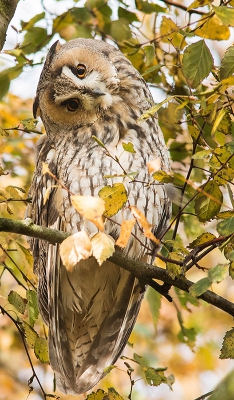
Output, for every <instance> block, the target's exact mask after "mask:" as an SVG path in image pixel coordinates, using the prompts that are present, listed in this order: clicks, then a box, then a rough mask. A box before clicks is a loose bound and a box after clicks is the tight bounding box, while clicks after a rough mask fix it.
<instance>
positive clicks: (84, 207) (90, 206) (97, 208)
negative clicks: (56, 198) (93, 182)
mask: <svg viewBox="0 0 234 400" xmlns="http://www.w3.org/2000/svg"><path fill="white" fill-rule="evenodd" d="M71 202H72V205H73V207H74V208H75V209H76V210H77V211H78V212H79V213H80V215H81V216H82V217H83V218H85V219H88V220H89V221H91V222H92V223H93V224H94V225H96V226H97V228H98V229H100V230H101V231H103V230H104V223H103V218H102V215H103V214H104V212H105V202H104V200H102V199H101V198H100V197H94V196H79V195H74V196H71Z"/></svg>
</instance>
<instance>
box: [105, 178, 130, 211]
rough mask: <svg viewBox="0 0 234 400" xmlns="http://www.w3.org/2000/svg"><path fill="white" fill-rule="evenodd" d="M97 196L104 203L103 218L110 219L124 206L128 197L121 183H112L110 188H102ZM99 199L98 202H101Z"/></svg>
mask: <svg viewBox="0 0 234 400" xmlns="http://www.w3.org/2000/svg"><path fill="white" fill-rule="evenodd" d="M98 196H99V197H100V198H101V199H102V201H104V202H105V213H104V216H106V217H112V216H113V215H115V214H117V212H118V211H119V210H121V209H122V208H123V206H124V205H125V203H126V201H127V199H128V195H127V192H126V189H125V186H124V185H123V183H114V184H113V185H112V186H109V185H108V186H104V187H103V188H102V189H101V190H100V191H99V192H98ZM101 199H100V200H101Z"/></svg>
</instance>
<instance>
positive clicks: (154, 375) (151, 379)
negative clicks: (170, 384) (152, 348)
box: [145, 367, 166, 386]
mask: <svg viewBox="0 0 234 400" xmlns="http://www.w3.org/2000/svg"><path fill="white" fill-rule="evenodd" d="M145 378H146V381H147V383H148V384H149V385H150V386H159V385H161V383H166V377H165V376H164V374H163V373H162V372H161V373H159V372H157V370H156V369H155V368H152V367H149V368H147V369H146V371H145Z"/></svg>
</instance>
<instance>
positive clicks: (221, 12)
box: [212, 6, 234, 26]
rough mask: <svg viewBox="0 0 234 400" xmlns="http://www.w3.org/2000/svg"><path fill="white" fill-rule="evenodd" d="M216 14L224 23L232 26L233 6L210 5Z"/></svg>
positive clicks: (233, 21) (233, 23) (233, 24)
mask: <svg viewBox="0 0 234 400" xmlns="http://www.w3.org/2000/svg"><path fill="white" fill-rule="evenodd" d="M212 8H213V10H214V12H215V14H216V16H217V17H218V18H219V19H220V21H221V22H222V23H223V24H224V25H229V26H234V8H233V7H227V6H219V7H215V6H213V7H212Z"/></svg>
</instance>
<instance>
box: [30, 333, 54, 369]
mask: <svg viewBox="0 0 234 400" xmlns="http://www.w3.org/2000/svg"><path fill="white" fill-rule="evenodd" d="M34 353H35V356H36V357H37V358H38V360H40V361H41V363H42V364H45V363H49V362H50V360H49V352H48V341H47V340H46V339H44V338H42V337H40V336H38V337H37V338H36V341H35V347H34Z"/></svg>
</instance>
